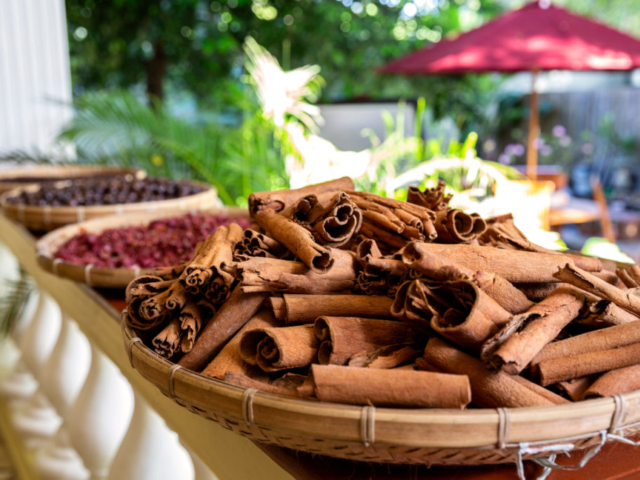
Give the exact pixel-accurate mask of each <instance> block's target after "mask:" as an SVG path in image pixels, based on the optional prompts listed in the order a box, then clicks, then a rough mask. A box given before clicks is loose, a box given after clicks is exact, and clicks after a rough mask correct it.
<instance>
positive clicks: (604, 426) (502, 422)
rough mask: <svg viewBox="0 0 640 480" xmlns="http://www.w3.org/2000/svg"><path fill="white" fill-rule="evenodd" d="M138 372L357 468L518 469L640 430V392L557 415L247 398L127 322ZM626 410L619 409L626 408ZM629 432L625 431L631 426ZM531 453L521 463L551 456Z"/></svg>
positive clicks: (191, 402)
mask: <svg viewBox="0 0 640 480" xmlns="http://www.w3.org/2000/svg"><path fill="white" fill-rule="evenodd" d="M122 325H123V338H124V343H125V348H126V349H127V352H128V353H129V358H130V360H131V364H132V366H133V367H134V368H136V369H137V370H138V372H140V374H141V375H142V376H143V377H144V378H146V379H147V380H148V381H150V382H151V383H153V384H154V385H155V386H156V387H158V388H159V389H160V390H161V391H162V393H164V394H165V395H167V396H168V397H170V398H172V399H173V400H174V401H175V402H176V403H178V404H179V405H181V406H183V407H185V408H187V409H188V410H190V411H191V412H193V413H195V414H197V415H200V416H202V417H204V418H208V419H209V420H213V421H214V422H216V423H218V424H220V425H221V426H222V427H224V428H226V429H228V430H232V431H234V432H236V433H238V434H240V435H243V436H245V437H248V438H250V439H251V440H254V441H257V442H265V443H271V444H276V445H279V446H282V447H287V448H292V449H295V450H301V451H305V452H310V453H316V454H321V455H328V456H331V457H338V458H345V459H349V460H357V461H365V462H380V463H395V464H423V465H482V464H498V463H513V462H515V461H516V460H517V455H518V451H519V449H520V447H522V445H521V444H522V442H527V443H528V444H529V447H531V448H533V447H543V446H549V445H558V444H562V445H563V447H558V450H559V451H562V450H566V449H567V444H570V445H572V447H573V448H572V450H579V449H584V448H587V447H590V446H593V445H597V444H598V443H600V441H601V438H602V437H601V432H602V431H608V430H609V429H610V428H611V427H612V423H613V424H614V425H613V426H614V427H618V428H616V432H617V433H618V435H631V434H633V433H635V432H636V431H637V430H638V429H639V428H640V425H637V424H638V422H640V391H637V392H633V393H630V394H626V395H623V396H621V397H622V398H624V400H625V407H626V409H625V412H626V413H625V414H624V415H623V416H622V417H620V416H618V415H614V413H615V412H616V402H615V401H614V399H613V398H602V399H597V400H588V401H584V402H578V403H573V404H565V405H558V406H550V407H536V408H517V409H508V410H507V411H506V414H505V410H506V409H501V410H502V412H499V411H498V410H493V409H471V410H463V411H460V410H445V409H392V408H376V409H375V410H373V409H372V408H371V407H356V406H351V405H340V404H333V403H322V402H314V401H308V400H297V399H291V398H284V397H279V396H275V395H271V394H266V393H261V392H255V391H251V390H245V389H243V388H240V387H236V386H233V385H230V384H227V383H225V382H222V381H220V380H216V379H212V378H209V377H205V376H203V375H200V374H198V373H195V372H192V371H190V370H185V369H182V368H179V367H178V366H177V365H176V364H174V363H172V362H170V361H168V360H166V359H164V358H162V357H160V356H159V355H157V354H156V353H155V352H153V350H151V349H150V348H148V347H147V346H145V345H144V344H143V342H142V341H141V340H140V338H139V337H137V336H136V334H135V332H134V331H133V330H131V329H130V328H128V327H127V326H126V325H125V324H124V322H123V323H122ZM618 410H619V409H618ZM625 427H626V428H625ZM550 453H553V450H551V451H550V450H548V449H547V450H543V451H542V452H540V451H532V450H529V451H528V453H525V454H524V455H523V456H522V458H523V459H530V458H537V457H545V456H549V455H550Z"/></svg>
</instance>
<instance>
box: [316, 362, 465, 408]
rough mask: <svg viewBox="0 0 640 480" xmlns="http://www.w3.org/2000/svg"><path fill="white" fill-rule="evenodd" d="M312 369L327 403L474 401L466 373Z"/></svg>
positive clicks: (450, 404) (441, 404)
mask: <svg viewBox="0 0 640 480" xmlns="http://www.w3.org/2000/svg"><path fill="white" fill-rule="evenodd" d="M311 371H312V377H313V382H314V383H315V391H316V396H317V397H318V399H320V400H322V401H324V402H335V403H348V404H351V405H375V406H381V407H430V408H456V409H463V408H465V407H466V406H467V404H468V403H469V401H470V400H471V390H470V388H469V379H468V378H467V377H466V376H465V375H448V374H443V373H433V372H421V371H411V370H379V369H371V368H356V367H342V366H337V365H313V366H312V367H311ZM346 385H348V388H345V386H346Z"/></svg>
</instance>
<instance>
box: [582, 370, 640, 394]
mask: <svg viewBox="0 0 640 480" xmlns="http://www.w3.org/2000/svg"><path fill="white" fill-rule="evenodd" d="M635 390H640V365H631V366H630V367H624V368H618V369H616V370H611V371H610V372H607V373H605V374H603V375H601V376H600V377H599V378H598V379H597V380H596V381H595V382H593V383H592V384H591V386H590V387H589V388H588V389H587V390H586V391H585V393H584V395H583V398H593V397H610V396H612V395H621V394H623V393H629V392H633V391H635Z"/></svg>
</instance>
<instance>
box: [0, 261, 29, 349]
mask: <svg viewBox="0 0 640 480" xmlns="http://www.w3.org/2000/svg"><path fill="white" fill-rule="evenodd" d="M2 290H3V292H4V295H3V296H2V297H0V337H5V336H6V335H7V333H9V330H11V326H12V325H13V323H14V322H15V320H16V319H17V318H18V317H19V316H20V315H21V314H22V312H23V311H24V307H25V305H26V304H27V302H28V301H29V297H30V296H31V295H32V293H33V283H32V282H31V279H30V278H29V275H28V274H27V273H26V272H25V271H24V270H22V269H21V270H20V277H19V278H18V280H5V282H4V288H3V289H2Z"/></svg>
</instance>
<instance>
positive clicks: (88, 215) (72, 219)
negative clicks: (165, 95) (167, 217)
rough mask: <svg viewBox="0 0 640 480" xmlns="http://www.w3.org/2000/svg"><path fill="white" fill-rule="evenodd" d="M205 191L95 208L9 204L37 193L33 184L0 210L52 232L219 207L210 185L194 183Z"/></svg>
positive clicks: (3, 201)
mask: <svg viewBox="0 0 640 480" xmlns="http://www.w3.org/2000/svg"><path fill="white" fill-rule="evenodd" d="M193 183H194V184H196V185H200V186H201V187H204V188H206V190H204V191H203V192H200V193H196V194H195V195H189V196H188V197H182V198H174V199H169V200H159V201H154V202H139V203H126V204H118V205H96V206H91V207H66V206H65V207H50V206H44V207H40V206H32V205H13V204H10V203H8V202H7V199H8V198H9V197H13V196H15V195H19V194H20V193H21V192H22V191H32V192H35V191H37V190H38V189H39V188H40V186H38V185H31V186H28V187H23V188H17V189H14V190H10V191H8V192H5V193H4V194H2V196H0V207H2V210H3V212H4V214H5V215H6V216H7V217H9V218H11V219H13V220H15V221H17V222H18V223H21V224H22V225H24V226H25V227H27V228H29V229H31V230H37V231H50V230H54V229H56V228H59V227H62V226H64V225H69V224H71V223H77V222H82V221H84V220H91V219H94V218H98V217H105V216H108V215H124V214H126V213H147V214H149V213H153V212H180V211H188V210H203V209H206V208H212V207H215V206H216V203H217V200H218V195H217V192H216V190H215V188H213V187H211V186H210V185H205V184H202V183H197V182H193Z"/></svg>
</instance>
